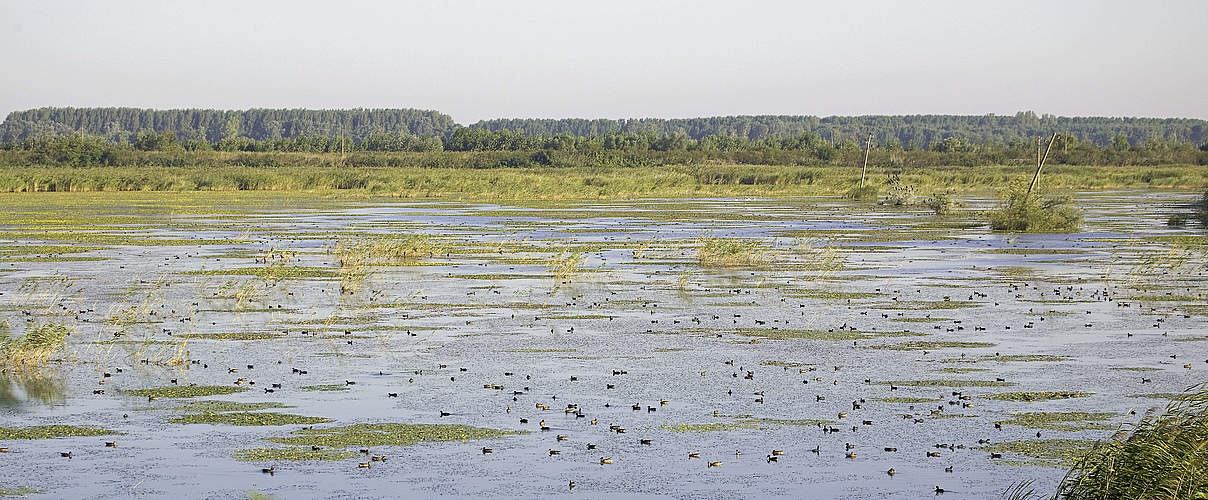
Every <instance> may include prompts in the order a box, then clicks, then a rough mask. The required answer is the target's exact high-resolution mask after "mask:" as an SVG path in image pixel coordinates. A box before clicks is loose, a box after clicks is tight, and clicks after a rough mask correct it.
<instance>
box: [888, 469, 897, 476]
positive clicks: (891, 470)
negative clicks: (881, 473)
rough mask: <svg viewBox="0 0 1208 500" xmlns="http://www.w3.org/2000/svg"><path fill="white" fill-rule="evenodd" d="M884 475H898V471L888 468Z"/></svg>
mask: <svg viewBox="0 0 1208 500" xmlns="http://www.w3.org/2000/svg"><path fill="white" fill-rule="evenodd" d="M886 473H887V474H889V475H891V476H892V475H894V474H897V473H898V471H896V470H893V467H890V468H889V470H888V471H886Z"/></svg>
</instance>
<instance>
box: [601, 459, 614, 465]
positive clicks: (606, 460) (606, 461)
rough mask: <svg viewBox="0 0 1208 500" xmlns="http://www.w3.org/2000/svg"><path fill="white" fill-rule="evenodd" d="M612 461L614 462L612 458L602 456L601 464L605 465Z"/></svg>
mask: <svg viewBox="0 0 1208 500" xmlns="http://www.w3.org/2000/svg"><path fill="white" fill-rule="evenodd" d="M610 463H612V459H611V458H606V457H600V465H605V464H610Z"/></svg>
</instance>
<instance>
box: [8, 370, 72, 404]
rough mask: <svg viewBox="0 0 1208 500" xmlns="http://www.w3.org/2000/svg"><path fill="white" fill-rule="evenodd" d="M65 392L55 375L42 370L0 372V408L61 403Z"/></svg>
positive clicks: (64, 387)
mask: <svg viewBox="0 0 1208 500" xmlns="http://www.w3.org/2000/svg"><path fill="white" fill-rule="evenodd" d="M66 390H67V387H66V384H64V383H63V379H62V378H61V377H59V376H58V374H57V373H48V372H46V371H44V370H20V371H9V370H4V371H0V406H3V407H9V408H13V407H20V406H23V405H27V404H30V403H41V404H47V405H50V404H59V403H63V402H64V401H65V400H66V398H65V396H64V393H65V392H66Z"/></svg>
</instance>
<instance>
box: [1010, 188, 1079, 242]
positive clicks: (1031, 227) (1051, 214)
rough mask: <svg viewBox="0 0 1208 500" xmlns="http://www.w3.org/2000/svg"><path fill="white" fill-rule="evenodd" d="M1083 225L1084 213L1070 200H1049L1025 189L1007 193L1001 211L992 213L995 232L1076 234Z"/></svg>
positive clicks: (1051, 198) (1052, 198) (1066, 198)
mask: <svg viewBox="0 0 1208 500" xmlns="http://www.w3.org/2000/svg"><path fill="white" fill-rule="evenodd" d="M1081 224H1082V213H1081V212H1079V211H1078V209H1076V208H1074V207H1073V206H1072V205H1071V201H1070V198H1069V197H1050V198H1045V197H1044V196H1043V195H1041V194H1039V193H1031V194H1029V193H1028V192H1027V190H1026V189H1024V188H1022V187H1014V188H1012V189H1011V190H1010V191H1008V192H1007V196H1006V199H1004V200H1003V202H1002V204H1001V205H1000V206H999V208H998V209H997V210H995V211H993V212H991V213H990V227H991V228H993V229H994V230H995V231H1014V232H1020V233H1072V232H1074V231H1077V230H1078V227H1079V226H1080V225H1081Z"/></svg>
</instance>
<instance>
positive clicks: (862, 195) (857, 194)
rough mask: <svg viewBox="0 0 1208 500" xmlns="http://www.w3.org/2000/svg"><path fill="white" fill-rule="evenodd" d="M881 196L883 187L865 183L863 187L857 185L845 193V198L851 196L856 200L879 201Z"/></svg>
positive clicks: (850, 197)
mask: <svg viewBox="0 0 1208 500" xmlns="http://www.w3.org/2000/svg"><path fill="white" fill-rule="evenodd" d="M880 196H881V188H879V187H876V186H873V185H869V184H865V185H864V186H863V187H861V186H856V187H854V188H851V189H849V190H847V192H845V193H843V197H844V198H849V199H852V200H856V201H877V198H878V197H880Z"/></svg>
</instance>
